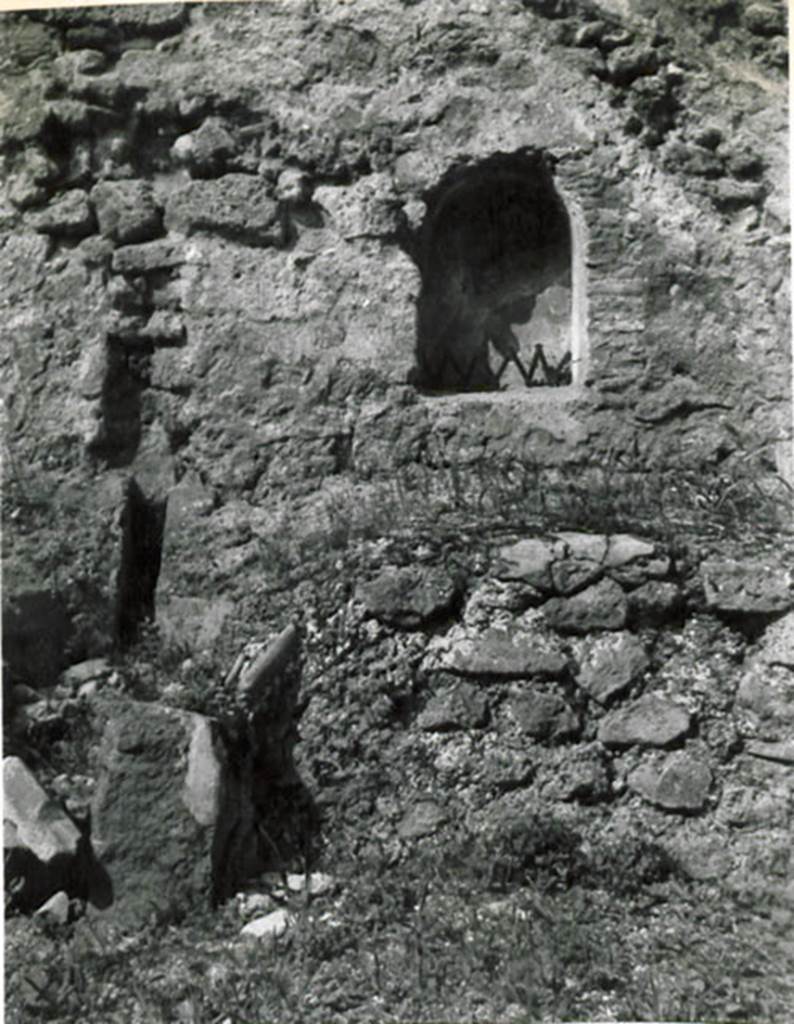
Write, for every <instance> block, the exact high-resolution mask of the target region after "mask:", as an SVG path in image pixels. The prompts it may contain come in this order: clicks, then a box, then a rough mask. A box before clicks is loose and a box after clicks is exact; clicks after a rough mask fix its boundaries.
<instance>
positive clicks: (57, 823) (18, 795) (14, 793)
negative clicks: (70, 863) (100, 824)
mask: <svg viewBox="0 0 794 1024" xmlns="http://www.w3.org/2000/svg"><path fill="white" fill-rule="evenodd" d="M3 816H4V819H7V820H8V821H10V822H12V823H13V824H14V825H15V826H16V835H17V839H18V842H19V844H21V845H23V846H26V847H27V848H28V849H29V850H30V851H31V852H32V853H34V854H35V855H36V857H38V859H39V860H40V861H43V862H44V863H47V862H49V861H52V860H53V859H54V858H55V857H57V856H59V855H66V856H68V857H74V856H76V855H77V850H78V846H79V844H80V832H79V830H78V828H77V826H76V825H75V824H74V822H73V821H71V820H70V819H69V818H68V817H67V815H66V814H65V813H64V811H63V810H62V809H61V808H60V807H59V805H58V804H57V803H56V802H55V801H54V800H51V799H50V798H49V797H48V796H47V794H46V792H45V791H44V790H43V789H42V787H41V786H40V785H39V783H38V782H37V781H36V779H35V777H34V775H33V773H32V772H31V771H30V769H29V768H28V767H27V766H26V765H25V763H24V762H23V761H22V760H20V758H18V757H13V756H11V757H5V758H3Z"/></svg>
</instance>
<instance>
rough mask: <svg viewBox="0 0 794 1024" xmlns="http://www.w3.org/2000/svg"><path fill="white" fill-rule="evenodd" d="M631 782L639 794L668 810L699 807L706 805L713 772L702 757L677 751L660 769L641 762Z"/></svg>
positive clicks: (694, 809)
mask: <svg viewBox="0 0 794 1024" xmlns="http://www.w3.org/2000/svg"><path fill="white" fill-rule="evenodd" d="M628 782H629V786H630V787H631V788H632V789H633V790H635V792H637V793H639V794H640V796H642V797H644V798H645V799H646V800H648V801H650V802H651V803H654V804H658V805H659V806H660V807H664V808H665V809H666V810H668V811H699V810H701V809H702V808H703V807H704V806H705V803H706V798H707V796H708V792H709V789H710V788H711V782H712V776H711V771H710V769H709V767H708V765H705V764H703V762H702V761H698V760H696V759H695V758H693V757H691V756H690V755H688V754H686V753H677V754H672V755H671V756H670V757H668V758H667V760H666V761H665V762H664V764H663V765H662V768H661V771H657V769H656V768H655V767H653V766H651V765H641V766H640V767H639V768H637V769H636V770H635V771H633V772H632V773H631V775H630V776H629V780H628Z"/></svg>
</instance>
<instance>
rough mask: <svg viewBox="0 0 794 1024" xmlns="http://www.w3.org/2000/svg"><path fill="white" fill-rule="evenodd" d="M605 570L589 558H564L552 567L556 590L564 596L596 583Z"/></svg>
mask: <svg viewBox="0 0 794 1024" xmlns="http://www.w3.org/2000/svg"><path fill="white" fill-rule="evenodd" d="M602 572H603V569H602V567H601V565H600V564H599V563H598V562H594V561H592V560H591V559H589V558H563V559H561V560H560V561H559V562H554V564H553V565H552V567H551V580H552V584H553V586H554V592H555V593H556V594H561V595H562V596H564V597H567V596H569V595H570V594H575V593H576V591H577V590H583V589H584V588H585V587H586V586H588V585H589V584H591V583H595V582H596V580H598V579H599V577H600V576H601V574H602Z"/></svg>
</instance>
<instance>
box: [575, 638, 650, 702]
mask: <svg viewBox="0 0 794 1024" xmlns="http://www.w3.org/2000/svg"><path fill="white" fill-rule="evenodd" d="M649 664H650V660H649V658H648V655H647V654H646V652H645V648H644V646H643V645H642V643H641V641H640V640H639V639H638V638H637V637H635V636H634V635H633V634H631V633H628V632H621V633H614V634H612V635H611V636H604V637H598V638H597V640H596V641H595V642H594V644H593V646H592V647H591V648H590V650H589V651H587V653H586V654H585V655H584V656H583V658H582V664H581V668H580V670H579V674H578V676H577V679H576V681H577V683H578V684H579V686H581V687H582V689H584V690H586V691H587V693H588V694H589V695H590V696H591V697H592V698H593V699H594V700H597V701H598V703H599V704H608V703H609V701H611V700H612V699H614V698H615V697H618V696H620V694H621V693H623V692H624V691H625V690H627V689H628V688H629V686H631V684H632V683H633V682H634V681H635V680H637V679H639V678H640V676H641V675H642V674H643V672H645V670H646V669H647V668H648V665H649Z"/></svg>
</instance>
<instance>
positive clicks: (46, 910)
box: [35, 889, 69, 924]
mask: <svg viewBox="0 0 794 1024" xmlns="http://www.w3.org/2000/svg"><path fill="white" fill-rule="evenodd" d="M35 916H36V917H48V918H49V919H50V920H51V921H57V923H58V924H66V922H67V921H68V920H69V897H68V896H67V894H66V893H65V892H64V891H63V889H61V890H60V892H56V893H55V894H54V895H53V896H50V898H49V899H48V900H47V901H46V903H42V905H41V906H40V907H39V909H38V910H37V911H36V913H35Z"/></svg>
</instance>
